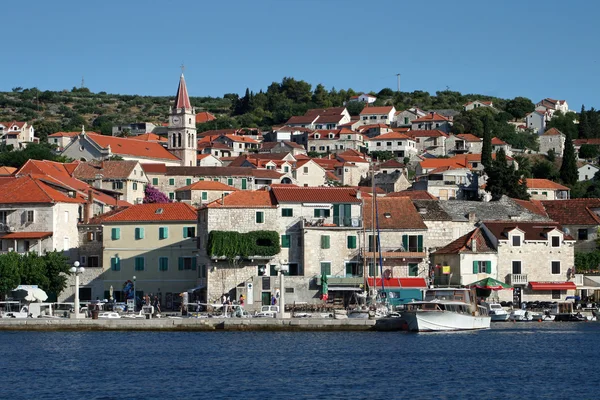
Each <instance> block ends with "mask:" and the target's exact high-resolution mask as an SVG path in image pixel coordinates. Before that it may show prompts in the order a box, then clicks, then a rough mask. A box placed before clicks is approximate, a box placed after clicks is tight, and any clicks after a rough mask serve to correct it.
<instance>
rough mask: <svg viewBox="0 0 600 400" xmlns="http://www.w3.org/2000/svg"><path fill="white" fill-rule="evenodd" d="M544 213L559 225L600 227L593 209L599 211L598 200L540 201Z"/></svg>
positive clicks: (598, 217)
mask: <svg viewBox="0 0 600 400" xmlns="http://www.w3.org/2000/svg"><path fill="white" fill-rule="evenodd" d="M541 204H542V206H543V208H544V209H545V210H546V213H547V214H548V216H549V217H550V218H552V219H553V220H554V221H556V222H558V223H560V224H561V225H594V226H596V225H600V216H598V214H596V212H594V211H593V209H600V199H597V198H587V199H569V200H542V201H541Z"/></svg>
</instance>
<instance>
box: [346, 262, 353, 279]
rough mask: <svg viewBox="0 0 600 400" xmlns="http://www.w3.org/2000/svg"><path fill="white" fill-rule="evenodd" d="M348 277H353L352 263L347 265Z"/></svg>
mask: <svg viewBox="0 0 600 400" xmlns="http://www.w3.org/2000/svg"><path fill="white" fill-rule="evenodd" d="M346 276H352V263H346Z"/></svg>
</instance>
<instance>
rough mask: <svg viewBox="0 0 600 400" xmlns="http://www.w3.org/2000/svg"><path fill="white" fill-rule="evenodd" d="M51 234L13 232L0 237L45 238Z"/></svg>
mask: <svg viewBox="0 0 600 400" xmlns="http://www.w3.org/2000/svg"><path fill="white" fill-rule="evenodd" d="M50 236H52V232H13V233H9V234H8V235H4V236H2V239H13V240H14V239H45V238H47V237H50Z"/></svg>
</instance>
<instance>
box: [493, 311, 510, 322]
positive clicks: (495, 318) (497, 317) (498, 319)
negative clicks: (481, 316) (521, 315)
mask: <svg viewBox="0 0 600 400" xmlns="http://www.w3.org/2000/svg"><path fill="white" fill-rule="evenodd" d="M508 317H509V314H508V313H505V314H491V315H490V318H491V319H492V322H502V321H508Z"/></svg>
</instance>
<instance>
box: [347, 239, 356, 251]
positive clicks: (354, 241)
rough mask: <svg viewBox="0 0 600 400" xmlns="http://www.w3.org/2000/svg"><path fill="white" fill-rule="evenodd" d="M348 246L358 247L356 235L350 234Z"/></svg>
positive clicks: (351, 247)
mask: <svg viewBox="0 0 600 400" xmlns="http://www.w3.org/2000/svg"><path fill="white" fill-rule="evenodd" d="M348 248H349V249H355V248H356V236H348Z"/></svg>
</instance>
